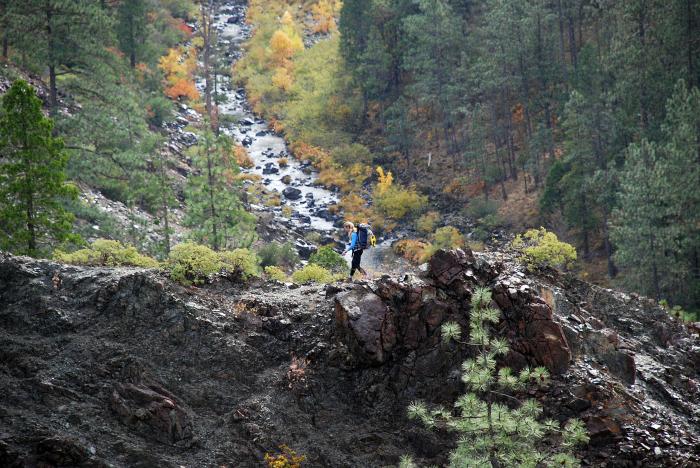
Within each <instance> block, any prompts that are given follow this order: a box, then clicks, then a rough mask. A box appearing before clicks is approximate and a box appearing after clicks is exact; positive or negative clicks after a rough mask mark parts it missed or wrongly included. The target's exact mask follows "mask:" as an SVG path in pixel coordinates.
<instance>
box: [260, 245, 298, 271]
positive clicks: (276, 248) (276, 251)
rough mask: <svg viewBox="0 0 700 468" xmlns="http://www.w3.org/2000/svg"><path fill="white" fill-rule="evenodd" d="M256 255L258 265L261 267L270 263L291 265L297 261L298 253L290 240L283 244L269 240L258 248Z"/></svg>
mask: <svg viewBox="0 0 700 468" xmlns="http://www.w3.org/2000/svg"><path fill="white" fill-rule="evenodd" d="M258 255H259V256H260V265H261V266H263V267H266V266H271V265H273V266H285V267H293V266H294V265H296V264H297V263H299V254H298V253H297V249H296V248H295V247H294V245H292V243H291V242H285V243H284V244H280V243H279V242H270V243H269V244H266V245H264V246H262V247H261V248H260V249H258Z"/></svg>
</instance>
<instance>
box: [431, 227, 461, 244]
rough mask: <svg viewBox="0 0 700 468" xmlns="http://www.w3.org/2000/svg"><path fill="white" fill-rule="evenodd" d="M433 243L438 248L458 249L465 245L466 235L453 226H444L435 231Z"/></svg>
mask: <svg viewBox="0 0 700 468" xmlns="http://www.w3.org/2000/svg"><path fill="white" fill-rule="evenodd" d="M433 245H434V246H435V248H436V249H458V248H461V247H463V246H464V237H462V234H461V233H460V232H459V230H458V229H457V228H455V227H452V226H444V227H441V228H439V229H438V230H436V231H435V235H434V236H433Z"/></svg>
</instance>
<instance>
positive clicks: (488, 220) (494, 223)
mask: <svg viewBox="0 0 700 468" xmlns="http://www.w3.org/2000/svg"><path fill="white" fill-rule="evenodd" d="M479 224H480V225H481V226H483V228H484V229H486V230H488V231H494V230H496V229H498V228H500V227H501V226H503V219H502V218H501V217H500V216H498V215H497V214H490V215H486V216H484V217H483V218H481V219H480V220H479Z"/></svg>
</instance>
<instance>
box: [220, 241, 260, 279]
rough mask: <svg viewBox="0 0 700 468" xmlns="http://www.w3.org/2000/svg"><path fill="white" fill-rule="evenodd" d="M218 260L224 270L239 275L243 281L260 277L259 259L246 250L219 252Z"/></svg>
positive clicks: (253, 253)
mask: <svg viewBox="0 0 700 468" xmlns="http://www.w3.org/2000/svg"><path fill="white" fill-rule="evenodd" d="M219 260H220V261H221V265H222V267H223V268H224V269H225V270H227V271H229V272H231V273H238V274H240V275H241V277H242V278H243V279H244V280H246V279H248V278H250V277H251V276H259V275H260V257H258V256H257V255H256V254H255V252H252V251H250V250H248V249H234V250H225V251H223V252H219Z"/></svg>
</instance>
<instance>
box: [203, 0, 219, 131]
mask: <svg viewBox="0 0 700 468" xmlns="http://www.w3.org/2000/svg"><path fill="white" fill-rule="evenodd" d="M201 12H202V37H203V39H204V96H205V109H206V111H207V116H209V124H210V125H211V126H212V131H216V129H215V128H214V122H213V120H212V107H211V70H210V60H211V20H212V18H211V0H209V2H208V5H207V6H205V2H204V1H202V5H201Z"/></svg>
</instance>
